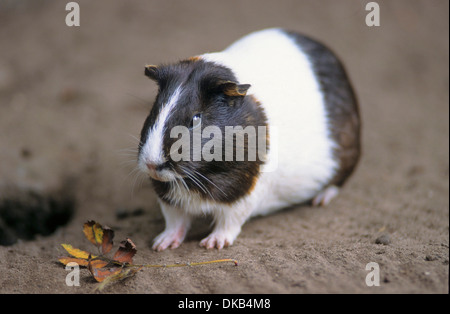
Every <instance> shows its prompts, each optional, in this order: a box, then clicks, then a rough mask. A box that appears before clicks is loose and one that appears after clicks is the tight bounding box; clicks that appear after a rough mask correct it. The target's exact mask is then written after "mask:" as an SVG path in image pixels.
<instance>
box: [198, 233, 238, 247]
mask: <svg viewBox="0 0 450 314" xmlns="http://www.w3.org/2000/svg"><path fill="white" fill-rule="evenodd" d="M234 239H235V236H233V235H231V234H228V233H225V232H213V233H211V234H210V235H209V236H207V237H206V238H204V239H203V240H202V241H200V246H203V247H205V248H207V249H214V248H217V249H219V250H220V249H223V248H224V247H229V246H230V245H232V244H233V241H234Z"/></svg>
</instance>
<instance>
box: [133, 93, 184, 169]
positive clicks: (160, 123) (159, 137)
mask: <svg viewBox="0 0 450 314" xmlns="http://www.w3.org/2000/svg"><path fill="white" fill-rule="evenodd" d="M181 92H182V88H181V86H178V88H177V89H176V90H175V92H174V93H173V94H172V95H171V96H170V98H169V100H168V102H167V103H166V104H165V105H164V106H162V108H161V111H160V112H159V114H158V117H157V119H156V121H155V124H154V125H153V127H152V128H150V129H149V130H148V134H147V141H146V142H145V144H144V146H143V147H142V150H141V154H140V156H139V167H140V168H141V169H142V170H143V171H144V172H147V167H146V164H147V163H153V164H155V165H160V164H163V163H164V162H166V161H167V160H166V158H165V157H164V153H163V138H164V133H165V132H167V128H166V122H167V119H168V118H169V116H170V114H171V112H172V110H173V108H174V107H175V106H176V104H177V102H178V99H179V97H180V94H181Z"/></svg>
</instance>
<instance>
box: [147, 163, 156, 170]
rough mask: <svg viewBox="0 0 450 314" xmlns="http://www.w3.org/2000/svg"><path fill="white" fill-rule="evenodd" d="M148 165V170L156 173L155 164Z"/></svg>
mask: <svg viewBox="0 0 450 314" xmlns="http://www.w3.org/2000/svg"><path fill="white" fill-rule="evenodd" d="M146 165H147V168H148V170H150V171H156V165H155V164H152V163H150V162H148V163H147V164H146Z"/></svg>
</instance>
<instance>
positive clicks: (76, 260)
mask: <svg viewBox="0 0 450 314" xmlns="http://www.w3.org/2000/svg"><path fill="white" fill-rule="evenodd" d="M58 260H59V261H60V262H61V263H63V264H64V265H67V264H69V263H72V262H74V263H77V264H78V265H79V266H85V267H87V266H88V263H89V262H88V260H85V259H82V258H75V257H60V258H59V259H58Z"/></svg>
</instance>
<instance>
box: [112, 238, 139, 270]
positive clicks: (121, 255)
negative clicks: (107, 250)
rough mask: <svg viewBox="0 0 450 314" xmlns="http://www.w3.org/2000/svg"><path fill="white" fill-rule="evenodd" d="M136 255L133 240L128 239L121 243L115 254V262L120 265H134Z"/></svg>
mask: <svg viewBox="0 0 450 314" xmlns="http://www.w3.org/2000/svg"><path fill="white" fill-rule="evenodd" d="M134 254H136V245H134V243H133V241H131V239H126V240H125V241H122V242H120V247H119V249H118V250H117V252H116V254H114V257H113V260H115V261H118V262H120V263H128V264H132V263H133V256H134Z"/></svg>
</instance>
